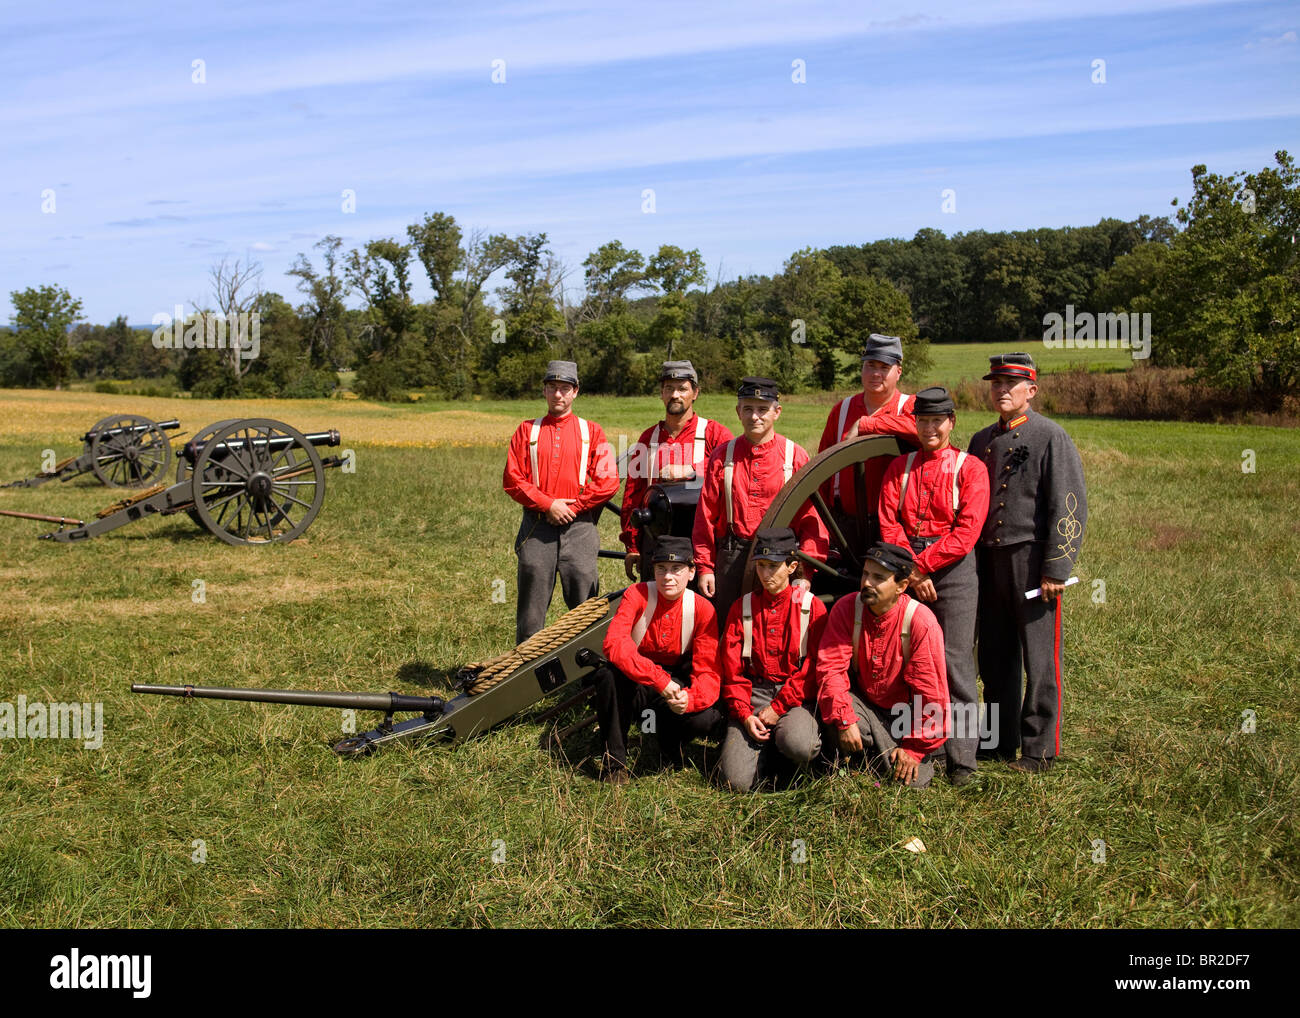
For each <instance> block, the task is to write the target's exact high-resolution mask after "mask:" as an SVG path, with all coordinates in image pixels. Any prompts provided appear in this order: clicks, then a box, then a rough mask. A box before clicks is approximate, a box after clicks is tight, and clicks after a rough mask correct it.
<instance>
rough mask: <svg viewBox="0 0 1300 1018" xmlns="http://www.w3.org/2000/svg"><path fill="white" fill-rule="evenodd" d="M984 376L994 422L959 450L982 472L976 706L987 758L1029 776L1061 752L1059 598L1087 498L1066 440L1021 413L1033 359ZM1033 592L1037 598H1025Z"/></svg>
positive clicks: (1006, 358)
mask: <svg viewBox="0 0 1300 1018" xmlns="http://www.w3.org/2000/svg"><path fill="white" fill-rule="evenodd" d="M984 379H985V380H986V381H988V382H989V383H990V385H989V390H990V398H991V401H992V404H993V408H994V409H995V410H997V412H998V415H999V418H1000V419H999V420H998V422H997V423H996V424H992V425H990V426H989V427H987V428H985V429H984V430H983V431H981V432H979V433H978V434H976V435H975V437H974V438H972V439H971V440H970V446H969V452H970V454H971V456H974V457H978V458H979V459H981V460H983V462H984V465H985V466H986V467H987V468H988V472H989V513H988V517H987V518H986V519H985V521H984V530H983V533H982V534H981V535H980V543H979V546H978V548H977V563H978V570H979V670H980V677H981V678H982V679H983V680H984V700H985V702H986V703H987V704H988V705H989V708H990V712H992V711H994V710H996V713H995V714H992V716H991V718H990V721H991V729H992V731H991V733H990V735H991V739H992V746H993V747H995V748H994V751H993V752H994V755H995V756H997V757H1000V758H1002V759H1005V760H1013V761H1015V762H1014V763H1012V765H1011V766H1012V767H1013V768H1014V769H1016V770H1019V771H1024V772H1027V773H1038V772H1041V771H1046V770H1047V769H1048V768H1050V767H1051V766H1052V764H1053V763H1055V761H1056V757H1057V756H1058V754H1059V753H1060V750H1061V684H1062V677H1061V657H1062V653H1061V595H1062V593H1063V591H1064V589H1065V586H1064V584H1065V581H1066V580H1067V579H1069V576H1070V573H1071V571H1072V570H1073V568H1074V563H1075V559H1076V558H1077V557H1078V555H1079V546H1080V545H1081V544H1082V542H1083V528H1084V524H1085V522H1086V521H1087V517H1088V505H1087V493H1086V491H1085V489H1084V482H1083V464H1082V462H1081V461H1080V459H1079V451H1078V449H1076V448H1075V447H1074V443H1073V442H1072V441H1070V436H1069V435H1067V434H1066V433H1065V430H1064V429H1063V428H1062V427H1061V426H1060V425H1059V424H1056V423H1054V422H1053V421H1049V420H1048V419H1047V418H1045V417H1041V416H1039V415H1038V414H1037V413H1035V412H1034V411H1033V409H1032V408H1030V406H1029V401H1030V400H1031V399H1033V398H1034V396H1036V395H1037V394H1038V371H1037V369H1036V367H1035V366H1034V360H1033V358H1032V357H1030V356H1029V355H1028V354H1026V353H1008V354H998V355H997V356H994V357H990V358H989V373H988V374H987V375H985V376H984ZM1035 588H1041V591H1042V593H1041V595H1037V596H1035V597H1032V598H1028V599H1027V598H1026V597H1025V594H1026V593H1028V592H1029V591H1032V590H1034V589H1035ZM1022 668H1023V673H1024V677H1025V686H1024V697H1023V702H1022V699H1021V685H1020V681H1021V672H1022ZM1017 746H1019V747H1020V748H1021V750H1022V755H1021V758H1020V759H1019V760H1015V756H1016V747H1017Z"/></svg>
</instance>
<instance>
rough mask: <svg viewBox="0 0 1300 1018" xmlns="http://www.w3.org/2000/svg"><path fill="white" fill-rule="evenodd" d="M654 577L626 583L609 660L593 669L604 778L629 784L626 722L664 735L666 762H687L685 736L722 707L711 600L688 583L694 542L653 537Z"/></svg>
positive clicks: (711, 724)
mask: <svg viewBox="0 0 1300 1018" xmlns="http://www.w3.org/2000/svg"><path fill="white" fill-rule="evenodd" d="M652 557H653V558H654V576H655V578H654V582H653V583H638V584H636V585H634V586H631V587H628V588H627V589H626V590H625V591H623V597H622V600H620V601H619V605H618V611H616V612H615V613H614V617H613V618H612V619H611V620H610V623H609V629H608V630H607V631H606V633H605V643H604V650H605V657H606V658H607V659H608V661H609V663H608V664H606V665H602V666H601V667H600V668H598V669H597V670H596V671H595V673H593V676H592V681H593V682H594V684H595V687H596V718H597V720H598V721H599V724H600V734H601V737H602V738H603V740H604V743H605V755H604V770H603V775H602V776H603V777H604V780H606V781H610V782H613V783H614V784H620V785H621V784H626V783H627V780H628V774H627V728H628V725H629V724H631V723H632V722H633V721H635V720H638V719H640V722H641V729H642V731H643V732H646V733H647V734H650V733H653V734H654V735H655V736H656V737H657V738H658V740H659V753H660V756H661V757H662V758H663V759H664V760H665V761H666V762H667V763H668V764H669V766H673V767H680V766H681V765H682V742H683V741H684V740H686V739H691V738H697V737H698V738H705V737H708V736H709V735H710V734H712V733H714V732H716V731H717V730H718V729H720V728H721V725H722V712H721V711H720V710H718V684H719V683H718V672H717V657H718V637H717V632H718V623H717V619H716V618H715V617H714V614H713V606H712V605H710V604H709V602H708V599H707V598H703V597H699V596H697V595H696V593H695V592H694V591H692V590H688V589H687V587H688V585H689V584H690V582H691V580H693V579H694V578H695V568H694V566H693V565H692V562H691V542H690V538H687V537H673V536H664V537H661V538H660V539H659V540H658V541H656V542H655V550H654V553H653V556H652Z"/></svg>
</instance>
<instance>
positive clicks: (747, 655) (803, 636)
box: [740, 590, 813, 664]
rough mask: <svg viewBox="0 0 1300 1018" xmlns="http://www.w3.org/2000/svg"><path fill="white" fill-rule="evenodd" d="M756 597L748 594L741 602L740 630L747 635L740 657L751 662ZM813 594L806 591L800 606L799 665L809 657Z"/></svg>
mask: <svg viewBox="0 0 1300 1018" xmlns="http://www.w3.org/2000/svg"><path fill="white" fill-rule="evenodd" d="M753 599H754V595H753V594H746V595H745V596H744V597H743V598H741V602H740V628H741V631H742V632H743V633H744V634H745V638H744V643H743V645H742V646H741V648H740V656H741V657H742V658H744V660H746V661H749V660H752V659H753V656H754V600H753ZM812 603H813V592H812V591H811V590H805V591H804V592H803V601H802V602H800V604H799V663H800V664H803V661H804V658H806V657H807V656H808V616H809V615H810V614H811V612H812Z"/></svg>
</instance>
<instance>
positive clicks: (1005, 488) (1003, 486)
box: [998, 484, 1007, 491]
mask: <svg viewBox="0 0 1300 1018" xmlns="http://www.w3.org/2000/svg"><path fill="white" fill-rule="evenodd" d="M1006 490H1007V486H1006V485H1005V484H1004V485H1002V487H1000V488H999V489H998V491H1006Z"/></svg>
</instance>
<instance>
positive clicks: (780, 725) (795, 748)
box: [718, 685, 822, 792]
mask: <svg viewBox="0 0 1300 1018" xmlns="http://www.w3.org/2000/svg"><path fill="white" fill-rule="evenodd" d="M780 688H781V687H780V686H771V685H768V686H757V685H756V686H755V687H754V690H753V693H752V694H751V696H750V703H751V704H752V705H753V707H754V712H755V713H757V712H758V711H760V710H762V709H763V708H764V707H766V706H767V705H768V704H770V703H771V702H772V698H773V697H774V696H775V695H776V694H777V692H778V691H779V689H780ZM770 731H771V733H772V737H771V738H770V739H769V740H768V741H767V742H755V741H754V740H753V739H752V738H750V736H749V732H748V731H746V729H745V726H744V725H743V724H741V723H740V722H739V721H736V720H734V719H732V720H728V722H727V737H726V738H725V739H724V740H723V742H722V758H721V759H720V760H719V762H718V773H719V778H720V780H721V782H722V784H723V785H724V786H726V787H727V788H729V789H731V791H733V792H749V791H752V790H753V789H754V786H756V785H757V784H758V782H759V780H760V777H759V771H760V767H762V768H763V769H768V768H767V767H766V766H764V765H768V764H770V763H771V762H772V757H771V755H772V753H773V752H779V753H780V754H781V755H782V756H784V757H785V758H786V759H787V760H790V761H792V762H793V763H794V764H795V766H797V767H798V768H800V769H801V770H802V769H805V768H806V767H808V765H809V764H811V763H812V762H813V760H814V759H816V757H817V754H818V753H820V752H821V748H822V739H821V734H820V732H819V731H818V728H817V718H816V717H815V716H814V715H813V713H812V712H811V711H810V710H808V708H807V707H802V706H800V707H795V708H794V709H793V710H790V711H787V712H786V713H785V714H782V715H781V716H780V717H779V718H777V721H776V724H775V725H773V726H772V728H771V729H770Z"/></svg>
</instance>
